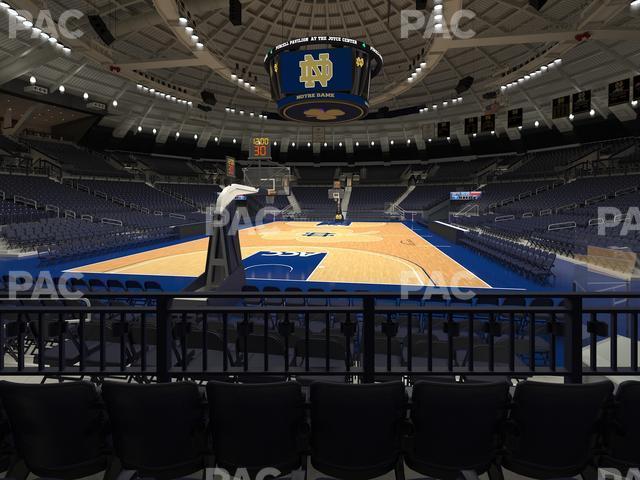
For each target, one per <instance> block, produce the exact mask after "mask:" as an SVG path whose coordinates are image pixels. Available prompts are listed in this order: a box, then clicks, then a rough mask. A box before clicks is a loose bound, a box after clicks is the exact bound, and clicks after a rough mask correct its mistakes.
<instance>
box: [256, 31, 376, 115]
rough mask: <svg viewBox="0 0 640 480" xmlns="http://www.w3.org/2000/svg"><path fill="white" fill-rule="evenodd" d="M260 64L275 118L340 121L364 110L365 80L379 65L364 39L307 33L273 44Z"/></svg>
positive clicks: (371, 75)
mask: <svg viewBox="0 0 640 480" xmlns="http://www.w3.org/2000/svg"><path fill="white" fill-rule="evenodd" d="M264 66H265V69H266V70H267V73H268V74H269V80H270V83H271V98H272V99H273V100H274V101H275V102H276V104H277V105H278V111H279V113H280V116H281V117H283V118H284V119H287V120H293V121H297V122H304V123H308V124H321V123H322V124H327V123H329V124H331V123H345V122H350V121H353V120H358V119H361V118H364V117H365V116H366V115H367V113H368V112H369V84H370V82H371V79H372V78H374V77H375V76H376V75H377V74H378V73H379V72H380V71H381V69H382V56H381V55H380V53H379V52H378V51H377V50H376V49H375V48H373V47H372V46H371V45H368V44H367V43H366V42H362V41H358V40H354V39H351V38H345V37H334V36H309V37H303V38H297V39H293V40H289V41H287V42H284V43H281V44H280V45H277V46H275V47H273V48H272V49H270V50H269V52H268V53H267V55H266V56H265V59H264Z"/></svg>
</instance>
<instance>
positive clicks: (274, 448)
mask: <svg viewBox="0 0 640 480" xmlns="http://www.w3.org/2000/svg"><path fill="white" fill-rule="evenodd" d="M207 398H208V401H209V412H210V415H209V416H210V422H211V428H210V431H211V433H212V436H213V449H214V458H215V462H216V466H218V467H222V468H224V469H226V470H227V471H228V472H229V473H230V475H231V476H232V477H233V475H235V474H236V472H237V471H238V469H246V470H247V472H248V473H249V475H250V476H251V478H255V476H256V475H257V474H258V472H260V471H261V470H262V469H267V468H268V469H271V472H273V474H274V476H281V475H285V474H288V473H290V472H292V471H294V470H298V469H301V468H306V457H305V451H306V448H307V446H306V444H307V437H308V426H307V425H306V423H305V420H304V418H305V412H304V397H303V395H302V389H301V387H300V385H299V384H297V383H295V382H287V383H270V384H243V385H239V384H229V383H221V382H209V383H208V384H207ZM274 469H275V470H276V471H277V472H278V473H277V474H276V472H274ZM263 473H264V471H263Z"/></svg>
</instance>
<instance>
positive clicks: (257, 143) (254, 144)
mask: <svg viewBox="0 0 640 480" xmlns="http://www.w3.org/2000/svg"><path fill="white" fill-rule="evenodd" d="M249 159H250V160H259V159H271V139H269V137H252V138H251V149H250V150H249Z"/></svg>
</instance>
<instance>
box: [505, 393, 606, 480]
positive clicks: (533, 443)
mask: <svg viewBox="0 0 640 480" xmlns="http://www.w3.org/2000/svg"><path fill="white" fill-rule="evenodd" d="M612 392H613V384H612V383H611V382H609V381H604V382H598V383H590V384H583V385H564V384H551V383H538V382H523V383H520V384H518V386H517V387H516V391H515V394H514V398H513V403H514V405H513V411H512V414H511V417H510V425H511V427H510V428H509V429H507V433H508V434H507V441H506V454H505V455H504V457H503V459H502V465H503V466H504V467H505V468H507V469H508V470H510V471H512V472H515V473H517V474H519V475H525V476H527V477H533V478H541V479H551V478H561V477H572V476H576V475H581V474H583V472H584V471H585V470H586V469H587V467H588V466H589V465H590V464H592V463H593V461H594V455H595V454H596V453H597V447H598V445H597V440H598V436H599V428H600V427H601V422H602V420H603V416H604V412H605V407H606V405H607V404H608V402H609V401H610V399H611V393H612Z"/></svg>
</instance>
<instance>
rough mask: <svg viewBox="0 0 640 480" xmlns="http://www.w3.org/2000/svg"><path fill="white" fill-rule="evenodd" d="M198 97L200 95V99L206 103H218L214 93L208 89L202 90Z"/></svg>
mask: <svg viewBox="0 0 640 480" xmlns="http://www.w3.org/2000/svg"><path fill="white" fill-rule="evenodd" d="M200 97H202V101H203V102H204V103H206V104H207V105H211V106H213V105H215V104H216V103H218V101H217V100H216V96H215V94H214V93H213V92H210V91H208V90H203V91H202V92H200Z"/></svg>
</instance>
